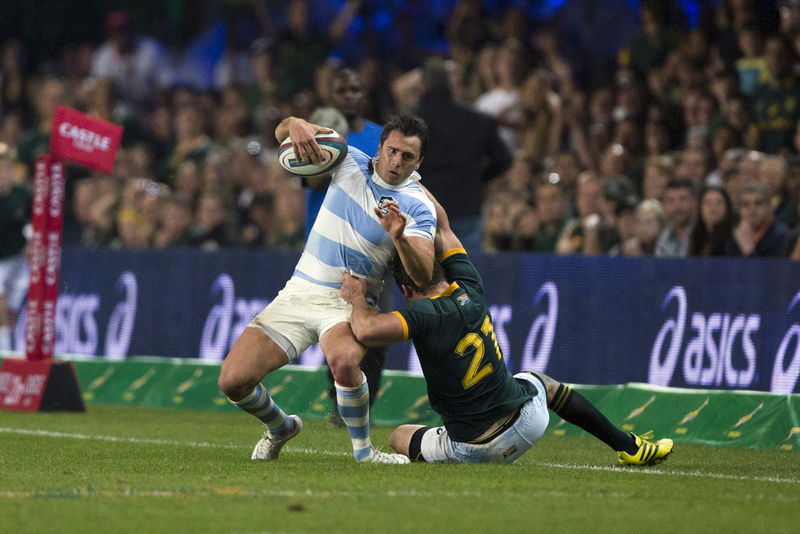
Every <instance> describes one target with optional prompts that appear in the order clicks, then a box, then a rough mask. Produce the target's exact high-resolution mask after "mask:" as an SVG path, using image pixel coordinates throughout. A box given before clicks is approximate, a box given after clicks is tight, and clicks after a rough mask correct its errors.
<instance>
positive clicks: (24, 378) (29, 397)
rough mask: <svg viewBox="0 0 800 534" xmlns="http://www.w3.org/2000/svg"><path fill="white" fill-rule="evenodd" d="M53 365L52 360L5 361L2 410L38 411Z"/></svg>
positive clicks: (0, 399)
mask: <svg viewBox="0 0 800 534" xmlns="http://www.w3.org/2000/svg"><path fill="white" fill-rule="evenodd" d="M51 365H52V362H51V360H35V361H31V360H17V359H14V358H8V359H5V360H3V364H2V366H0V409H4V410H19V411H25V412H35V411H37V410H38V409H39V405H40V404H41V403H42V396H43V395H44V388H45V386H46V385H47V377H48V376H49V375H50V366H51Z"/></svg>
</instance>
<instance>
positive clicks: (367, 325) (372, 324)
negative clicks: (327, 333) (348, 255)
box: [341, 274, 406, 347]
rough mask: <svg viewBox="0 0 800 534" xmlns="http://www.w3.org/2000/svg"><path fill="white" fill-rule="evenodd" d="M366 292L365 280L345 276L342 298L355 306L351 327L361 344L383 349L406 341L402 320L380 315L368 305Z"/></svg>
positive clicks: (392, 316) (388, 315)
mask: <svg viewBox="0 0 800 534" xmlns="http://www.w3.org/2000/svg"><path fill="white" fill-rule="evenodd" d="M366 292H367V283H366V281H365V280H363V279H361V278H356V277H355V276H352V275H350V274H345V275H344V282H343V283H342V290H341V296H342V299H344V300H345V301H347V302H349V303H350V304H351V305H352V306H353V315H352V317H351V319H350V326H351V327H352V329H353V334H355V336H356V339H357V340H358V341H359V343H361V344H362V345H364V346H366V347H382V346H384V345H388V344H390V343H395V342H396V341H403V340H404V339H406V338H405V332H404V329H403V323H402V322H401V321H400V319H399V318H398V317H397V316H396V315H394V314H393V313H380V312H379V311H378V309H377V308H375V307H373V306H370V305H369V304H367V299H366Z"/></svg>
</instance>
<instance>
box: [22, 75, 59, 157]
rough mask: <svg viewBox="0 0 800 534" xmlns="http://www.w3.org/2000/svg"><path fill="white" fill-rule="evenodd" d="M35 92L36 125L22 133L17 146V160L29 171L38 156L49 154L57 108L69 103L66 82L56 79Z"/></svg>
mask: <svg viewBox="0 0 800 534" xmlns="http://www.w3.org/2000/svg"><path fill="white" fill-rule="evenodd" d="M33 91H34V92H35V94H36V106H35V107H36V125H35V126H33V127H32V128H29V129H27V130H25V131H24V132H23V133H22V136H21V137H20V140H19V145H18V146H17V159H18V160H19V162H20V163H23V164H25V166H26V167H27V168H28V169H33V164H34V162H35V161H36V158H37V157H38V156H41V155H43V154H47V152H48V150H49V149H50V129H51V127H52V126H53V117H54V116H55V113H56V107H57V106H60V105H66V104H67V103H68V99H67V94H66V88H65V86H64V82H62V81H61V80H58V79H56V78H48V79H46V80H44V81H42V82H40V83H39V84H38V85H37V86H36V87H35V88H34V89H33Z"/></svg>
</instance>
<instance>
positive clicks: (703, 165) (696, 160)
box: [675, 147, 714, 188]
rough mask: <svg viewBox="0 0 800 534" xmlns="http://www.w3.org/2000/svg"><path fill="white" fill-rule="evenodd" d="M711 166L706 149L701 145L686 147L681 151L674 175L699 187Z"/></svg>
mask: <svg viewBox="0 0 800 534" xmlns="http://www.w3.org/2000/svg"><path fill="white" fill-rule="evenodd" d="M713 168H714V167H713V164H712V162H711V155H710V154H709V153H708V150H706V149H705V148H702V147H687V148H685V149H684V150H683V151H682V152H681V155H680V161H679V163H678V168H677V169H676V170H675V175H676V176H677V177H678V178H679V179H684V180H688V181H690V182H691V183H692V184H693V185H694V186H695V187H698V188H699V187H702V186H703V185H705V183H706V179H707V177H708V175H709V174H710V173H711V171H712V170H713Z"/></svg>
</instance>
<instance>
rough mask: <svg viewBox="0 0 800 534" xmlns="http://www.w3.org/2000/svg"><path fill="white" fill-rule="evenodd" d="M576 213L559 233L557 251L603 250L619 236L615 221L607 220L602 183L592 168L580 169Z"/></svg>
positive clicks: (565, 252) (579, 252) (609, 246)
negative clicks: (590, 169)
mask: <svg viewBox="0 0 800 534" xmlns="http://www.w3.org/2000/svg"><path fill="white" fill-rule="evenodd" d="M575 206H576V209H577V211H578V215H577V217H575V218H574V219H572V220H571V221H569V222H568V223H567V224H566V225H565V226H564V229H563V230H562V232H561V235H559V237H558V242H557V243H556V253H558V254H600V253H601V251H603V250H605V251H608V250H609V249H610V248H611V247H612V246H613V245H614V244H615V243H616V240H617V235H616V231H615V230H614V228H613V226H612V224H611V223H610V222H609V221H607V220H604V218H603V216H602V211H603V184H602V182H601V180H600V178H599V177H598V176H597V174H595V173H593V172H591V171H585V172H583V173H581V176H580V178H579V179H578V193H577V197H576V203H575Z"/></svg>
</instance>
